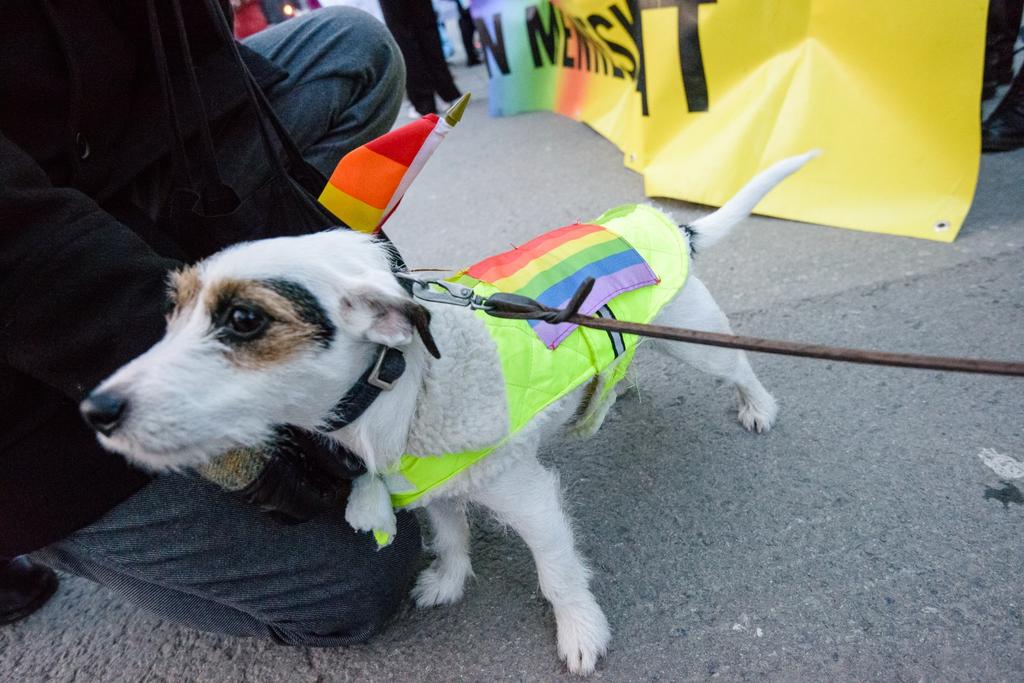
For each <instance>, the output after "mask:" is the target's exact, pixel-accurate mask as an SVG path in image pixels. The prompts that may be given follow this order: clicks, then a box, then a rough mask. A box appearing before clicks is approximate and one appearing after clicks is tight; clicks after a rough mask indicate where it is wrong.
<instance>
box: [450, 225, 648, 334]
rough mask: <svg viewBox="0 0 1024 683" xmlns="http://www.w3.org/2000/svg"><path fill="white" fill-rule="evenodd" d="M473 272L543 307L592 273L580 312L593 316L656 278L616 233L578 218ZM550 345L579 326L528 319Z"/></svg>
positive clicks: (563, 299)
mask: <svg viewBox="0 0 1024 683" xmlns="http://www.w3.org/2000/svg"><path fill="white" fill-rule="evenodd" d="M466 274H467V275H469V277H472V278H475V279H477V280H481V281H483V282H487V283H489V284H491V285H494V286H495V287H496V288H498V289H499V290H500V291H502V292H510V293H513V294H521V295H523V296H528V297H530V298H531V299H536V300H537V301H539V302H540V303H542V304H544V305H545V306H551V307H553V308H561V307H563V306H565V304H566V303H568V301H569V299H570V298H572V295H573V293H574V292H575V291H576V290H577V289H578V288H579V286H580V284H581V283H582V282H583V281H584V280H585V279H587V278H588V277H592V278H594V280H595V282H594V288H593V290H591V292H590V294H589V295H588V296H587V298H586V300H585V301H584V302H583V305H582V306H581V307H580V313H582V314H584V315H590V314H591V313H594V312H595V311H597V310H598V309H600V308H601V307H602V306H604V305H605V304H607V303H608V302H609V301H611V300H612V299H613V298H615V296H616V295H618V294H621V293H622V292H628V291H630V290H633V289H639V288H640V287H646V286H648V285H653V284H657V283H658V281H659V280H658V276H657V275H655V274H654V271H653V270H651V267H650V266H649V265H647V262H646V261H644V259H643V257H642V256H640V254H639V253H637V251H636V250H635V249H634V248H633V247H632V246H630V244H629V242H627V241H626V240H624V239H623V238H622V237H620V236H619V235H617V234H615V233H614V232H612V231H610V230H607V229H605V228H603V227H601V226H600V225H589V224H585V223H576V224H574V225H567V226H565V227H564V228H558V229H557V230H552V231H551V232H548V233H545V234H543V235H541V236H540V237H537V238H534V239H532V240H530V241H529V242H527V243H526V244H524V245H522V246H520V247H516V248H514V249H511V250H509V251H506V252H504V253H502V254H498V255H496V256H492V257H490V258H488V259H485V260H483V261H481V262H480V263H477V264H476V265H474V266H471V267H470V268H469V269H468V270H467V271H466ZM529 323H530V326H531V327H532V328H533V330H534V332H536V333H537V336H538V337H540V339H541V341H542V342H544V344H545V346H547V347H548V348H552V349H554V348H557V347H558V345H559V344H560V343H561V342H562V340H564V339H565V338H566V337H567V336H569V334H570V333H571V332H572V331H573V330H574V329H576V325H573V324H570V323H563V324H560V325H552V324H550V323H546V322H542V321H539V320H530V321H529Z"/></svg>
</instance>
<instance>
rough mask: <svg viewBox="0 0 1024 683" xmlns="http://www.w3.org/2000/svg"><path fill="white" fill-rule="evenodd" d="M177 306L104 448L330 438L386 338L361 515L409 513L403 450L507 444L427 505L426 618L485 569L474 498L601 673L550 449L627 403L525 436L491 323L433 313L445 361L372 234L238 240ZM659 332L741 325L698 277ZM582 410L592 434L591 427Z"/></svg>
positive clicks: (755, 191)
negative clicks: (333, 419) (391, 483)
mask: <svg viewBox="0 0 1024 683" xmlns="http://www.w3.org/2000/svg"><path fill="white" fill-rule="evenodd" d="M812 156H814V153H810V154H805V155H803V156H800V157H793V158H791V159H787V160H784V161H782V162H779V163H778V164H776V165H775V166H773V167H771V168H770V169H768V170H767V171H764V172H763V173H761V174H760V175H758V176H757V177H755V178H754V179H753V180H752V181H751V182H750V183H749V184H748V185H747V186H746V187H744V188H743V189H742V190H741V191H740V192H739V193H738V194H737V195H736V196H735V197H734V198H733V199H731V200H730V201H729V202H728V203H727V204H725V206H723V207H722V208H721V209H719V210H718V211H716V212H715V213H713V214H711V215H709V216H706V217H704V218H702V219H700V220H698V221H696V222H695V223H693V224H692V225H691V226H688V229H687V230H686V233H685V235H684V239H687V240H689V247H690V249H691V250H697V251H699V250H703V249H704V248H706V247H709V246H711V245H712V244H713V243H715V242H717V241H718V240H719V239H720V238H721V237H723V236H724V235H725V234H726V232H727V231H728V230H729V228H731V227H732V226H733V225H734V224H736V223H737V222H739V221H740V220H741V219H743V218H744V217H746V216H747V215H748V214H749V213H750V211H751V210H752V209H753V208H754V206H755V205H756V204H757V203H758V201H760V199H761V198H762V197H763V196H764V195H765V194H766V193H767V192H768V191H769V190H770V189H771V188H772V187H774V186H775V185H776V184H777V183H779V182H780V181H781V180H782V179H784V178H785V177H786V176H788V175H789V174H791V173H793V172H794V171H796V170H797V169H799V168H800V167H801V166H802V165H803V164H804V163H805V162H806V161H807V160H808V159H810V158H811V157H812ZM684 258H685V257H684ZM686 265H687V264H686V263H685V262H684V263H680V267H686ZM172 296H173V298H174V304H175V308H174V310H173V312H172V313H171V315H170V316H169V318H168V323H167V332H166V335H165V337H164V338H163V339H162V340H161V341H160V342H158V343H157V344H156V345H155V346H153V347H152V348H151V349H150V350H149V351H147V352H146V353H145V354H143V355H142V356H140V357H139V358H137V359H135V360H134V361H132V362H131V363H129V364H128V365H126V366H124V367H122V368H121V369H120V370H118V371H117V372H116V373H114V374H113V375H112V376H111V377H110V378H108V379H107V380H105V381H104V382H103V383H102V384H101V385H100V386H99V387H98V388H97V389H96V390H95V391H94V392H93V393H92V394H91V395H90V396H89V398H87V399H86V400H85V401H84V402H83V405H82V411H83V414H85V415H86V418H87V420H89V421H90V422H91V423H92V424H93V426H94V427H96V429H97V430H98V431H99V432H101V435H100V437H99V439H100V442H101V443H102V444H103V445H104V446H105V447H107V448H109V449H111V450H113V451H116V452H119V453H122V454H124V455H125V456H127V457H128V458H130V459H131V460H133V461H135V462H138V463H141V464H143V465H145V466H148V467H149V468H152V469H156V470H169V469H181V468H189V467H195V466H199V465H203V464H205V463H207V462H209V461H210V460H211V459H213V458H215V457H216V456H218V455H219V454H222V453H224V452H226V451H229V450H232V449H237V448H239V447H248V446H255V445H259V444H261V443H262V442H264V441H265V440H267V439H269V438H270V437H271V436H272V434H273V431H274V428H275V426H277V425H282V424H290V425H296V426H299V427H303V428H307V429H311V430H316V429H318V428H322V427H323V425H324V424H325V416H327V415H329V414H330V413H331V411H332V410H334V409H335V405H336V403H337V402H338V399H339V397H340V396H342V395H343V394H345V392H346V390H347V389H348V388H349V387H351V386H353V384H354V383H356V382H357V381H358V380H359V378H360V376H361V375H363V373H364V372H366V371H367V369H368V368H369V367H370V366H371V365H372V364H373V363H374V360H375V358H376V357H377V353H378V350H379V349H380V345H384V346H386V347H391V348H397V349H401V351H402V352H403V353H404V357H405V362H406V368H405V371H404V374H402V375H401V377H400V378H399V379H398V380H397V381H396V382H395V383H394V386H393V387H392V388H391V389H390V390H387V391H383V392H382V393H381V394H380V396H379V397H378V398H377V399H376V400H375V401H373V403H372V404H370V405H369V407H368V408H367V409H366V410H365V412H364V413H362V415H361V416H360V417H358V419H356V420H355V421H354V422H352V423H351V424H349V425H347V426H345V427H342V428H341V429H338V430H335V431H332V432H331V433H330V436H331V437H333V438H335V439H337V440H338V441H340V442H342V443H343V444H344V445H345V446H346V447H348V448H349V449H351V450H352V451H353V452H354V453H357V454H358V455H359V456H360V457H361V458H362V459H363V460H364V462H365V464H366V468H367V471H368V472H367V474H366V475H365V476H363V477H361V478H360V479H359V480H358V481H357V482H356V484H355V486H354V487H353V492H352V495H351V498H350V502H349V506H348V509H347V515H346V516H347V519H348V520H349V522H350V523H352V525H353V526H355V527H356V528H359V529H364V530H371V529H374V530H381V529H383V530H386V531H393V529H394V527H393V510H392V508H391V505H390V499H389V497H388V492H387V489H386V488H385V485H384V483H383V482H382V479H381V478H380V476H378V475H380V474H381V473H386V472H388V471H390V470H392V469H393V468H394V467H395V464H396V463H397V462H398V461H399V460H400V459H401V457H402V456H403V455H404V454H421V455H431V454H441V453H461V452H466V451H471V450H474V449H479V448H483V447H485V446H488V445H493V444H500V445H499V446H498V447H497V448H496V449H495V450H494V451H493V452H492V453H491V454H490V455H489V456H488V457H486V458H485V459H483V460H481V461H479V462H477V463H476V464H474V465H472V466H471V467H469V468H468V469H465V470H464V471H462V472H460V473H459V474H458V475H457V476H454V477H452V478H451V479H450V480H448V481H446V482H445V483H444V485H443V486H439V487H437V488H436V489H434V490H432V491H430V492H429V494H427V495H424V496H423V497H422V498H420V499H419V500H418V501H417V502H416V503H415V505H413V506H411V507H423V508H425V509H426V514H427V516H428V517H429V519H430V524H431V526H432V528H433V542H432V549H433V551H434V553H435V554H436V559H435V560H434V561H433V563H432V564H431V565H430V567H429V568H427V569H426V570H425V571H424V572H423V573H422V574H421V575H420V577H419V579H418V582H417V584H416V587H415V589H414V596H415V599H416V602H417V604H418V605H420V606H423V607H426V606H432V605H441V604H449V603H453V602H455V601H457V600H458V599H459V598H460V597H461V596H462V593H463V589H464V586H465V583H466V579H467V578H468V577H470V576H471V575H472V568H471V564H470V557H469V527H468V524H467V519H466V513H465V503H466V502H473V503H476V504H479V505H481V506H483V507H484V508H486V509H488V510H490V511H491V512H492V513H493V514H494V515H496V516H497V517H498V518H499V519H500V520H501V521H503V522H504V523H506V524H508V525H509V526H510V527H511V528H512V529H514V530H515V531H516V532H517V533H518V534H519V535H520V536H522V538H523V539H524V541H525V542H526V544H527V545H528V546H529V548H530V550H531V552H532V554H533V557H534V560H535V562H536V566H537V574H538V577H539V581H540V587H541V590H542V591H543V593H544V595H545V597H546V598H547V599H548V600H549V601H550V602H551V604H552V605H553V607H554V613H555V619H556V622H557V631H558V638H557V640H558V654H559V656H560V657H561V658H562V659H563V660H565V662H566V663H567V665H568V668H569V670H570V671H572V672H574V673H578V674H587V673H590V672H591V671H593V669H594V666H595V663H596V661H597V659H598V657H600V656H601V655H602V654H603V653H604V652H605V650H606V648H607V645H608V641H609V637H610V633H609V628H608V623H607V621H606V619H605V616H604V614H603V613H602V611H601V608H600V607H599V606H598V604H597V602H596V601H595V599H594V596H593V595H592V594H591V592H590V589H589V587H588V579H589V576H590V571H589V569H588V568H587V566H586V564H585V563H584V561H583V559H582V558H581V557H580V555H579V553H578V552H577V550H576V546H575V542H574V540H573V532H572V527H571V525H570V522H569V519H568V517H567V516H566V513H565V511H564V510H563V506H562V502H561V495H560V489H559V484H558V477H557V475H556V474H555V473H553V472H551V471H550V470H548V469H545V468H544V467H543V466H542V465H541V464H540V463H539V462H538V460H537V457H536V456H537V450H538V445H539V444H540V442H541V440H543V439H546V438H548V437H549V436H550V435H551V434H552V433H553V432H555V431H556V430H557V429H558V428H561V427H564V426H566V425H570V426H576V427H577V428H578V429H580V430H581V431H587V432H590V431H593V430H594V429H596V428H597V427H598V426H600V422H601V420H602V419H603V417H604V414H605V412H606V411H607V409H608V407H609V406H610V404H611V400H613V399H614V392H608V393H609V394H610V399H608V400H605V402H604V404H603V405H599V406H596V407H595V406H593V405H589V406H587V405H584V403H585V401H587V400H589V399H591V398H593V396H594V393H595V392H594V387H593V386H592V385H585V386H581V387H579V388H578V389H575V390H574V391H572V392H571V393H569V394H568V395H566V396H565V397H564V398H561V399H559V400H557V401H556V402H555V403H553V404H552V405H550V406H548V407H547V408H545V409H544V410H542V411H541V412H540V413H539V414H538V415H537V416H536V417H535V418H534V419H533V420H532V421H531V422H530V423H529V424H528V425H527V426H526V427H524V428H522V429H521V430H519V431H518V432H516V433H514V434H512V435H511V436H509V435H508V415H507V413H508V406H506V405H505V397H504V395H503V393H502V392H501V391H500V390H496V389H495V388H496V387H501V386H502V385H503V378H502V369H501V364H500V363H499V360H498V359H497V357H496V355H495V354H496V350H495V343H494V341H492V339H491V338H490V336H489V335H488V332H487V330H486V328H485V326H484V325H483V324H482V323H481V321H480V320H479V319H478V318H477V317H476V314H474V313H473V312H471V311H470V310H468V309H466V308H458V307H453V306H446V305H443V304H436V303H435V304H429V305H428V307H427V308H428V309H429V312H430V314H431V316H432V321H431V324H430V331H431V332H432V334H433V337H434V339H435V340H436V344H437V347H438V348H439V349H440V350H441V352H442V356H441V358H440V359H435V358H432V357H431V356H430V354H429V353H428V351H427V348H426V346H425V345H424V343H421V340H420V339H419V338H418V337H417V334H416V332H417V321H416V319H415V318H416V316H415V314H414V313H415V311H416V310H417V309H419V310H420V312H422V309H420V308H419V305H418V304H416V303H414V301H413V300H412V298H411V297H410V295H409V294H408V293H407V292H406V290H405V289H403V287H402V286H400V284H399V283H398V281H397V280H396V278H395V276H394V275H393V273H392V272H391V270H390V268H389V260H388V255H387V252H386V250H385V248H384V247H383V246H382V245H381V244H380V243H378V242H375V241H373V240H372V239H371V238H370V237H368V236H366V235H362V234H359V233H355V232H348V231H332V232H325V233H320V234H315V235H309V236H304V237H286V238H278V239H270V240H264V241H259V242H252V243H247V244H240V245H237V246H234V247H232V248H229V249H226V250H224V251H222V252H220V253H218V254H215V255H214V256H212V257H211V258H209V259H207V260H205V261H203V262H202V263H200V264H198V265H196V266H193V267H191V268H188V269H186V270H184V271H182V272H179V273H177V274H175V276H174V277H173V282H172ZM419 322H420V325H421V326H422V322H423V321H422V319H421V320H420V321H419ZM655 322H656V323H657V324H660V325H672V326H679V327H684V328H690V329H699V330H706V331H713V332H726V333H727V332H729V324H728V321H727V320H726V317H725V315H724V314H723V313H722V311H721V310H720V309H719V307H718V306H717V304H716V303H715V301H714V300H713V299H712V297H711V294H710V293H709V292H708V290H707V288H705V286H704V285H703V284H702V283H701V281H700V280H698V279H697V278H696V277H694V276H693V275H692V274H691V275H690V276H689V278H688V279H687V281H686V284H685V287H683V289H682V291H681V293H679V294H678V296H676V297H675V299H674V300H672V301H671V302H670V303H669V304H668V305H666V306H665V307H664V308H663V309H662V310H661V312H660V314H659V315H658V316H657V318H656V320H655ZM421 332H422V330H421ZM426 336H429V334H427V335H426ZM643 346H644V347H646V346H651V347H655V348H658V349H660V350H662V351H664V352H666V353H668V354H670V355H671V356H673V357H674V358H677V359H679V360H682V361H686V362H687V363H689V364H691V365H693V366H695V367H697V368H699V369H700V370H703V371H705V372H708V373H711V374H712V375H715V376H717V377H720V378H722V379H724V380H726V381H728V382H730V383H731V384H733V385H734V386H735V387H736V389H737V391H738V397H739V419H740V421H741V422H742V424H743V426H744V427H746V428H747V429H749V430H754V431H757V432H764V431H767V430H768V429H770V428H771V426H772V422H773V421H774V420H775V417H776V412H777V407H776V403H775V400H774V399H773V398H772V396H771V395H770V394H769V393H768V392H767V391H766V390H765V388H764V387H763V386H762V385H761V382H760V381H758V379H757V377H756V376H755V375H754V372H753V370H752V369H751V367H750V364H749V363H748V361H747V358H746V356H745V355H744V354H743V353H742V352H740V351H736V350H730V349H722V348H715V347H709V346H698V345H690V344H679V343H674V342H658V341H651V342H650V343H648V344H644V345H643ZM600 379H601V378H600V377H598V378H597V380H600ZM581 416H586V418H587V420H588V421H589V425H586V426H583V427H581V425H580V424H579V423H580V422H581Z"/></svg>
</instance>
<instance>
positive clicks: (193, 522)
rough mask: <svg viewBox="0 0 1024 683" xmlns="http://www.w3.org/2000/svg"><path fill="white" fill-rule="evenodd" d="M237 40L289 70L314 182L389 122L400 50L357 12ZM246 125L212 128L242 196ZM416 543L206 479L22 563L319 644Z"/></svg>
mask: <svg viewBox="0 0 1024 683" xmlns="http://www.w3.org/2000/svg"><path fill="white" fill-rule="evenodd" d="M246 42H247V44H248V45H249V46H250V47H252V48H253V49H255V50H256V51H258V52H260V53H262V54H263V55H265V56H267V57H269V58H270V59H271V60H273V61H275V62H277V63H278V64H280V65H281V66H283V67H284V68H285V69H287V71H288V72H289V76H288V79H287V80H286V81H285V82H283V83H280V84H278V85H276V86H275V87H274V88H273V89H272V90H271V92H270V93H268V94H269V96H270V99H271V101H272V102H273V103H274V106H275V110H276V111H277V112H278V115H279V116H280V117H281V120H282V121H283V123H284V124H285V126H286V127H287V128H288V129H289V131H290V132H291V133H292V135H293V137H294V138H295V140H296V142H297V144H298V145H299V148H300V149H302V150H303V153H304V154H305V155H306V157H307V159H308V160H309V161H310V162H311V163H313V164H314V165H316V166H317V167H319V168H320V170H321V171H322V172H324V173H325V174H330V172H331V170H333V167H334V165H335V164H336V163H337V161H338V159H339V158H340V156H341V155H342V154H343V153H344V152H345V151H348V150H349V149H352V148H353V147H355V146H358V145H360V144H362V143H364V142H366V141H367V140H369V139H372V138H373V137H376V136H377V135H380V134H381V133H383V132H385V131H386V130H388V128H389V127H390V125H391V123H392V122H393V121H394V119H395V115H396V114H397V111H398V108H399V107H400V105H401V93H402V89H403V84H404V78H405V74H404V69H403V65H402V61H401V56H400V55H399V53H398V50H397V48H396V47H395V45H394V42H393V41H392V40H391V38H390V36H389V35H388V33H387V30H386V29H385V28H384V26H382V25H381V24H380V23H378V22H377V21H375V20H373V19H372V18H370V16H369V15H367V14H364V13H362V12H357V11H354V10H348V9H342V8H338V9H329V10H319V11H317V12H312V13H310V14H308V15H306V16H303V17H302V18H299V19H293V20H289V21H287V22H285V23H283V24H279V25H277V26H274V27H272V28H270V29H268V30H266V31H264V32H262V33H259V34H257V35H255V36H253V37H252V38H250V39H249V40H248V41H246ZM251 126H252V119H251V117H247V116H239V117H238V118H237V120H235V121H232V122H230V123H229V124H228V125H227V126H226V127H225V129H224V130H222V131H219V133H218V153H219V156H220V158H221V165H222V169H223V170H224V171H225V176H226V177H229V178H232V184H233V185H235V186H236V189H237V190H239V193H240V194H241V195H243V196H244V195H245V194H247V193H248V192H250V191H253V190H254V189H255V188H257V187H259V186H260V185H261V184H262V182H263V180H264V179H265V178H267V177H269V176H270V173H271V171H270V169H269V167H268V166H267V164H266V160H265V157H264V155H263V151H262V149H261V148H260V147H259V143H258V141H259V136H258V134H257V133H256V131H255V130H253V129H252V127H251ZM241 178H244V181H243V182H242V183H241V184H239V183H237V182H236V181H237V180H238V179H241ZM110 457H117V456H115V455H111V456H110ZM420 545H421V542H420V536H419V530H418V527H417V524H416V521H415V519H414V518H413V517H412V516H411V515H409V514H408V513H405V514H400V515H399V516H398V534H397V537H396V539H395V541H394V543H393V544H392V545H391V546H389V547H388V548H385V549H383V550H380V551H378V550H377V549H376V544H375V543H374V541H373V539H372V538H371V537H370V535H369V534H357V533H355V532H354V531H353V530H352V529H351V528H350V527H349V526H348V524H347V523H346V522H345V520H344V517H343V513H342V511H340V510H339V511H337V512H334V513H331V514H327V515H322V516H321V517H318V518H316V519H314V520H311V521H309V522H306V523H304V524H300V525H298V526H283V525H281V524H278V523H277V522H275V521H273V520H272V519H270V518H269V517H267V516H266V515H264V514H262V513H260V512H259V511H258V510H256V509H255V508H253V507H252V506H248V505H246V504H244V503H242V502H240V501H238V500H236V499H234V498H232V497H231V496H230V495H229V494H227V493H224V492H223V491H221V490H219V489H218V488H216V487H215V486H213V485H211V484H209V483H206V482H204V481H202V480H199V479H196V478H193V477H185V476H179V475H164V476H161V477H158V478H157V479H156V480H155V481H153V482H152V483H151V484H149V485H148V486H146V487H145V488H143V489H142V490H141V491H139V492H138V493H137V494H135V495H134V496H132V497H131V498H130V499H128V500H127V501H125V502H123V503H122V504H120V505H119V506H117V507H116V508H114V509H113V510H111V511H110V512H108V513H107V514H106V515H105V516H104V517H102V518H101V519H99V520H98V521H96V522H94V523H92V524H90V525H89V526H88V527H86V528H84V529H81V530H80V531H78V532H76V533H74V534H73V535H71V536H70V537H68V538H66V539H64V540H62V541H61V542H59V543H56V544H54V545H52V546H50V547H48V548H46V549H44V550H42V551H40V552H38V553H36V557H38V558H39V559H40V560H42V561H44V562H46V563H48V564H50V565H52V566H54V567H56V568H59V569H62V570H64V571H67V572H70V573H72V574H77V575H79V576H83V577H86V578H89V579H92V580H94V581H96V582H98V583H101V584H103V585H104V586H106V587H108V588H110V589H111V590H113V591H114V592H116V593H118V594H120V595H121V596H122V597H124V598H125V599H126V600H128V601H130V602H132V603H135V604H137V605H139V606H141V607H144V608H146V609H148V610H151V611H153V612H156V613H157V614H159V615H160V616H162V617H164V618H165V619H168V620H171V621H174V622H177V623H180V624H183V625H185V626H190V627H193V628H197V629H201V630H205V631H214V632H218V633H226V634H233V635H244V636H261V637H267V638H273V639H275V640H277V641H279V642H283V643H287V644H293V645H317V646H330V645H344V644H349V643H354V642H360V641H363V640H365V639H367V638H368V637H369V636H370V635H372V634H373V633H374V632H376V631H377V630H379V629H380V628H381V626H382V625H383V624H384V623H385V622H386V621H387V619H388V618H390V616H391V615H392V614H393V613H394V612H395V610H396V608H397V606H398V605H399V603H400V602H401V601H402V599H403V598H404V596H405V594H406V589H407V587H408V584H409V581H410V579H411V578H412V574H413V572H414V570H415V568H416V564H417V563H416V560H417V557H418V555H419V550H420Z"/></svg>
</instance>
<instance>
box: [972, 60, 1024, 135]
mask: <svg viewBox="0 0 1024 683" xmlns="http://www.w3.org/2000/svg"><path fill="white" fill-rule="evenodd" d="M1021 147H1024V71H1021V73H1018V74H1017V77H1016V78H1014V79H1013V83H1012V84H1011V85H1010V89H1009V90H1008V91H1006V96H1005V97H1003V101H1002V102H1000V103H999V106H997V107H996V109H995V111H993V112H992V115H991V116H989V117H988V118H987V119H986V120H985V123H983V124H981V149H982V151H985V152H1007V151H1009V150H1011V149H1020V148H1021Z"/></svg>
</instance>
